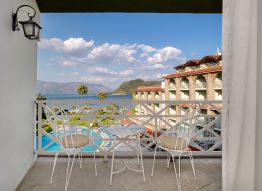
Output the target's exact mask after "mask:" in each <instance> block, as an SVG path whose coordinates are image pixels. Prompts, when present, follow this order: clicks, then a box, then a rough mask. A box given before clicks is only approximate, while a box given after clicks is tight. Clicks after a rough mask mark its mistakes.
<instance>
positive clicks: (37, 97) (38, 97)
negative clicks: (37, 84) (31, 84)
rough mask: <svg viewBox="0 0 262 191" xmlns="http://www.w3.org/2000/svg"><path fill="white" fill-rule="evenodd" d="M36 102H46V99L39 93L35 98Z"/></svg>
mask: <svg viewBox="0 0 262 191" xmlns="http://www.w3.org/2000/svg"><path fill="white" fill-rule="evenodd" d="M36 100H47V98H46V97H45V96H44V95H43V94H41V93H40V92H39V93H38V95H37V96H36Z"/></svg>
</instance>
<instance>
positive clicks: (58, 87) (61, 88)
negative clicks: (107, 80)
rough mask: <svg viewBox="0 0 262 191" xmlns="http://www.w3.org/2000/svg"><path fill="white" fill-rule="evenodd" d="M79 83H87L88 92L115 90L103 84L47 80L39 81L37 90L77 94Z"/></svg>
mask: <svg viewBox="0 0 262 191" xmlns="http://www.w3.org/2000/svg"><path fill="white" fill-rule="evenodd" d="M79 84H85V85H86V86H87V87H88V94H96V93H97V92H99V91H104V92H112V91H113V90H112V89H111V88H109V87H106V86H104V85H101V84H89V83H80V82H67V83H57V82H46V81H40V80H38V81H37V92H41V93H42V94H77V93H76V87H77V85H79Z"/></svg>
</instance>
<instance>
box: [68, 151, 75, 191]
mask: <svg viewBox="0 0 262 191" xmlns="http://www.w3.org/2000/svg"><path fill="white" fill-rule="evenodd" d="M76 154H77V153H75V154H74V157H73V160H72V164H71V167H70V171H69V174H68V177H67V182H66V191H67V188H68V185H69V180H70V177H71V174H72V170H73V166H74V162H75V157H76Z"/></svg>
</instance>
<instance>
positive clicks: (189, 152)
mask: <svg viewBox="0 0 262 191" xmlns="http://www.w3.org/2000/svg"><path fill="white" fill-rule="evenodd" d="M188 154H189V157H190V162H191V166H192V170H193V174H194V178H195V180H196V171H195V165H194V160H193V154H192V151H191V150H189V151H188Z"/></svg>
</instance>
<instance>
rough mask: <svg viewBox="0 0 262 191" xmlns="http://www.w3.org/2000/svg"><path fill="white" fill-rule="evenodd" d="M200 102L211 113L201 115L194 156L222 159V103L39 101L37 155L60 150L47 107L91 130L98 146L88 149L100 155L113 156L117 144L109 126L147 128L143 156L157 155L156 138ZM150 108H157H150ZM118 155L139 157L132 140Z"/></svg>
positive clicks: (121, 148) (193, 145) (37, 108)
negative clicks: (135, 125) (155, 152)
mask: <svg viewBox="0 0 262 191" xmlns="http://www.w3.org/2000/svg"><path fill="white" fill-rule="evenodd" d="M196 103H198V104H199V105H200V107H203V108H205V109H206V108H208V110H209V112H208V114H201V117H200V118H201V120H199V123H198V124H197V128H196V129H195V131H194V134H193V138H192V141H191V143H190V147H191V149H192V150H193V151H194V152H193V153H194V155H203V156H221V152H222V137H221V114H220V112H221V108H222V102H221V101H175V102H174V101H160V100H157V101H156V100H151V101H131V100H129V101H128V100H113V101H107V100H104V101H89V100H88V101H86V100H85V101H80V100H38V101H36V111H37V112H36V113H37V116H36V117H37V120H36V121H37V123H36V152H37V154H38V155H53V154H54V151H56V150H57V149H59V147H58V145H57V144H56V143H55V139H54V137H53V134H52V131H51V127H50V122H49V121H47V119H46V115H45V112H44V107H43V106H44V105H47V106H48V107H50V108H51V109H53V110H54V111H55V113H56V115H61V113H62V111H65V113H66V114H67V116H68V118H69V120H70V126H73V127H76V128H80V127H81V128H83V129H85V128H86V127H91V129H92V133H91V134H92V136H94V140H95V143H96V147H95V148H87V150H89V149H93V150H94V151H96V152H97V153H98V155H101V156H104V157H107V156H108V155H111V153H112V152H111V151H112V145H113V144H112V142H113V141H114V138H113V137H112V136H111V135H108V134H107V133H106V131H104V130H105V129H106V128H107V127H109V126H111V125H117V124H130V123H135V124H139V125H143V126H145V127H146V131H145V133H144V134H142V135H141V144H142V147H143V154H145V155H148V156H153V152H152V151H153V150H154V146H155V142H154V140H155V139H156V137H157V136H159V134H160V133H161V131H166V130H168V129H170V128H173V127H174V124H175V122H178V121H179V120H180V119H181V118H182V116H183V113H185V106H187V107H189V106H190V105H191V104H196ZM150 105H155V106H157V107H150ZM174 106H175V107H176V111H177V112H176V114H174V113H170V112H169V110H170V107H174ZM218 108H220V109H218ZM54 117H55V116H54ZM117 152H119V154H122V155H127V156H129V155H135V154H136V150H135V149H134V145H133V143H132V138H131V139H130V140H129V139H128V140H126V141H125V143H123V146H119V148H117ZM158 154H159V155H163V154H164V152H163V151H161V150H159V151H158ZM86 155H88V153H86Z"/></svg>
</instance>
